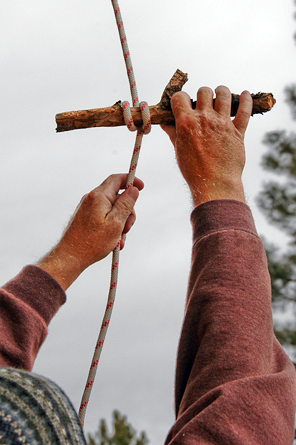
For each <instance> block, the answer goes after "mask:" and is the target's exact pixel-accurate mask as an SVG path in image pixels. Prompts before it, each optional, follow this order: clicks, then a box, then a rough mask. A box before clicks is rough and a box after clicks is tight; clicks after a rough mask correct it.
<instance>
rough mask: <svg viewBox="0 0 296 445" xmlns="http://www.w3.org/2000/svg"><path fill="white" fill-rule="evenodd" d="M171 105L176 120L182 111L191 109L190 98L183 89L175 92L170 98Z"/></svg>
mask: <svg viewBox="0 0 296 445" xmlns="http://www.w3.org/2000/svg"><path fill="white" fill-rule="evenodd" d="M171 107H172V112H173V114H174V116H175V120H176V121H177V120H178V118H179V117H180V116H181V115H182V114H183V113H188V112H189V111H192V104H191V99H190V97H189V96H188V94H187V93H184V91H178V93H175V94H174V95H173V96H172V98H171Z"/></svg>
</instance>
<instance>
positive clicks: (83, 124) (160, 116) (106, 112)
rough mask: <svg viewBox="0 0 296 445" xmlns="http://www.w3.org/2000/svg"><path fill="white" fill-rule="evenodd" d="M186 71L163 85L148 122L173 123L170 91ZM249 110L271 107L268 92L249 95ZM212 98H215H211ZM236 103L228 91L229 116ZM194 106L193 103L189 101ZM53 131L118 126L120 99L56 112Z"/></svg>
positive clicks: (184, 77)
mask: <svg viewBox="0 0 296 445" xmlns="http://www.w3.org/2000/svg"><path fill="white" fill-rule="evenodd" d="M187 80H188V77H187V74H185V73H182V71H180V70H177V71H176V72H175V74H174V75H173V77H172V78H171V80H170V82H169V83H168V85H167V86H166V88H165V90H164V92H163V95H162V97H161V100H160V102H159V103H158V104H157V105H153V106H150V107H149V110H150V116H151V123H152V124H153V125H156V124H168V125H169V124H174V123H175V119H174V115H173V113H172V110H171V107H170V100H171V97H172V95H173V94H174V93H176V92H177V91H181V90H182V87H183V85H184V84H185V83H186V82H187ZM252 98H253V111H252V114H263V113H266V112H267V111H269V110H271V108H272V107H273V106H274V104H275V102H276V101H275V99H274V97H273V95H272V93H257V94H252ZM214 101H215V99H214ZM238 105H239V95H238V94H232V105H231V116H235V114H236V112H237V109H238ZM192 106H193V108H195V102H193V101H192ZM131 112H132V116H133V119H134V123H135V125H136V126H137V127H138V126H141V125H142V124H143V121H142V116H141V112H140V108H139V107H133V108H131ZM55 118H56V123H57V128H56V131H57V132H62V131H69V130H76V129H79V128H91V127H118V126H121V125H125V123H124V119H123V112H122V107H121V102H120V101H119V102H116V103H115V104H114V105H112V106H111V107H106V108H94V109H90V110H81V111H68V112H64V113H59V114H57V115H56V117H55Z"/></svg>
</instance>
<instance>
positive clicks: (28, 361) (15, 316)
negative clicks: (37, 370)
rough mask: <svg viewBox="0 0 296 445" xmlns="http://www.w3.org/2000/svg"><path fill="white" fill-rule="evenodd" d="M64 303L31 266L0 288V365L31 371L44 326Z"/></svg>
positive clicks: (51, 284) (46, 278)
mask: <svg viewBox="0 0 296 445" xmlns="http://www.w3.org/2000/svg"><path fill="white" fill-rule="evenodd" d="M65 300H66V296H65V293H64V292H63V289H62V288H61V287H60V285H59V284H58V283H57V282H56V281H55V280H54V279H53V278H52V277H51V276H49V275H48V274H47V273H46V272H44V271H43V270H41V269H40V268H38V267H35V266H27V267H25V268H24V269H23V270H22V271H21V272H20V274H18V275H17V276H16V277H15V278H13V279H12V280H10V281H9V282H8V283H6V284H5V285H4V286H3V287H2V288H1V289H0V366H11V367H15V368H21V369H26V370H29V371H30V370H31V369H32V366H33V363H34V360H35V357H36V355H37V353H38V351H39V348H40V347H41V345H42V343H43V341H44V339H45V337H46V335H47V326H48V324H49V322H50V320H51V319H52V317H53V316H54V315H55V313H56V312H57V310H58V309H59V307H60V306H61V305H62V304H63V303H64V302H65Z"/></svg>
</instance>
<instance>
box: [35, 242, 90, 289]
mask: <svg viewBox="0 0 296 445" xmlns="http://www.w3.org/2000/svg"><path fill="white" fill-rule="evenodd" d="M36 266H38V267H40V268H41V269H43V270H45V271H46V272H47V273H49V274H50V275H51V276H52V277H53V278H54V279H55V280H56V281H57V282H58V283H59V284H60V285H61V287H62V288H63V289H64V291H66V290H67V289H68V287H70V286H71V284H72V283H73V282H74V281H75V280H76V278H77V277H78V276H79V275H80V274H81V273H82V272H83V270H84V268H83V267H82V266H81V264H80V262H79V261H78V260H77V258H76V257H75V256H73V255H71V254H70V253H68V252H67V251H65V250H64V249H62V248H60V246H59V245H57V246H56V247H54V248H53V249H52V250H51V251H50V252H49V253H48V254H47V255H46V256H45V257H43V258H41V260H39V261H38V263H37V264H36Z"/></svg>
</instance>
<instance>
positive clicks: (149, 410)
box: [0, 0, 296, 445]
mask: <svg viewBox="0 0 296 445" xmlns="http://www.w3.org/2000/svg"><path fill="white" fill-rule="evenodd" d="M120 7H121V12H122V15H123V18H124V21H125V28H126V32H127V37H128V42H129V46H130V51H131V56H132V61H133V66H134V70H135V74H136V80H137V84H138V90H139V96H140V100H146V101H147V102H148V103H149V104H150V105H153V104H155V103H157V102H158V101H159V99H160V96H161V94H162V91H163V89H164V87H165V85H166V84H167V82H168V81H169V79H170V78H171V76H172V75H173V73H174V72H175V70H176V69H177V68H179V69H181V70H182V71H184V72H187V73H188V76H189V82H188V83H187V84H186V85H185V87H184V90H185V91H187V92H188V93H189V94H190V96H191V97H192V98H195V96H196V91H197V89H198V88H199V87H201V86H203V85H207V86H210V87H211V88H212V89H215V88H216V87H217V86H218V85H220V84H224V85H227V86H228V87H229V88H230V89H231V91H232V92H234V93H240V92H241V91H242V90H244V89H248V90H249V91H250V92H253V93H256V92H258V91H266V92H272V93H273V94H274V96H275V97H276V99H277V104H276V106H275V108H274V109H273V110H272V111H271V112H270V113H268V114H266V115H264V116H254V117H253V118H251V122H250V125H249V128H248V132H247V137H246V151H247V165H246V169H245V173H244V184H245V190H246V196H247V199H248V203H249V205H250V206H251V209H252V211H253V214H254V218H255V222H256V225H257V228H258V231H259V233H265V234H266V236H268V237H269V238H272V239H276V238H277V237H279V234H278V232H277V231H275V229H273V228H270V227H269V226H268V225H267V223H266V221H265V219H264V217H263V216H262V215H261V213H260V212H259V211H258V209H257V208H256V205H255V197H256V195H257V193H258V191H259V190H260V187H261V184H262V182H263V181H264V179H265V178H267V174H266V173H265V172H263V171H262V169H261V167H260V159H261V157H262V154H263V153H264V151H265V147H264V145H263V144H262V139H263V137H264V134H265V133H266V132H267V131H272V130H278V129H283V128H287V129H288V130H292V129H293V127H294V123H293V121H292V120H291V117H290V112H289V108H288V107H287V105H286V103H285V97H284V93H283V90H284V87H285V86H286V85H288V84H291V83H293V82H294V80H295V56H296V48H295V45H294V41H293V34H294V31H295V29H296V26H295V22H294V19H293V13H294V5H293V1H292V0H281V1H279V0H260V1H258V0H244V1H239V0H224V1H221V0H207V1H200V0H186V1H183V2H180V1H179V0H161V1H159V0H149V2H147V1H143V0H142V1H139V0H137V1H135V0H121V1H120ZM0 24H1V26H0V40H1V42H2V44H1V47H0V51H1V62H2V63H1V83H0V91H1V103H2V106H1V111H0V113H1V141H2V145H1V163H0V202H1V218H0V231H1V237H0V251H1V257H0V261H1V267H0V277H1V282H2V283H4V282H6V281H7V280H9V279H10V278H11V277H12V276H14V275H16V274H17V273H18V272H19V270H20V269H21V268H22V267H23V266H24V265H26V264H32V263H34V262H36V261H37V260H38V259H39V258H40V256H42V255H43V254H44V253H45V252H46V251H48V250H49V249H50V248H51V247H52V246H53V244H54V243H55V242H56V241H57V240H58V238H59V236H60V233H61V232H62V230H63V228H64V226H65V225H66V223H67V221H68V219H69V217H70V216H71V214H72V213H73V211H74V209H75V207H76V205H77V203H78V202H79V200H80V198H81V197H82V196H83V195H84V194H85V193H86V192H88V191H90V190H92V189H93V188H94V187H96V186H97V185H99V184H100V183H101V182H102V181H103V180H104V179H105V178H106V177H107V176H108V175H109V174H111V173H116V172H126V171H127V170H128V167H129V162H130V156H131V153H132V149H133V144H134V137H135V135H134V134H133V133H130V132H129V131H128V130H127V129H126V128H124V127H122V128H115V129H108V128H106V129H104V128H102V129H87V130H76V131H73V132H66V133H59V134H56V133H55V120H54V117H55V114H57V113H59V112H62V111H70V110H78V109H86V108H97V107H104V106H109V105H112V104H113V103H115V102H116V101H118V100H130V92H129V86H128V81H127V77H126V72H125V67H124V62H123V57H122V53H121V47H120V43H119V38H118V35H117V27H116V24H115V19H114V16H113V8H112V6H111V2H110V0H100V1H98V0H97V1H95V0H88V1H87V0H86V1H83V2H82V1H78V0H41V1H40V0H38V1H37V0H28V1H26V2H20V1H18V0H10V1H9V2H8V1H6V2H2V5H1V15H0ZM137 176H139V177H140V178H141V179H143V181H144V182H145V189H144V191H143V192H142V193H141V196H140V199H139V201H138V202H137V205H136V211H137V223H136V225H135V226H134V228H133V230H132V232H131V233H130V234H129V236H128V239H127V243H126V247H125V249H124V251H123V252H122V254H121V258H120V270H119V286H118V291H117V298H116V304H115V308H114V313H113V317H112V321H111V325H110V329H109V332H108V336H107V339H106V342H105V346H104V349H103V353H102V357H101V363H100V366H99V369H98V373H97V379H96V382H95V386H94V390H93V394H92V397H91V401H90V403H89V407H88V411H87V413H86V424H85V429H86V431H90V432H93V431H94V430H95V429H96V428H97V425H98V421H99V419H100V418H107V419H108V422H110V419H111V413H112V411H113V410H114V409H118V410H120V411H121V412H122V413H124V414H127V415H128V420H129V421H130V422H131V423H132V424H133V425H134V427H135V428H136V429H137V430H138V431H139V430H145V431H146V432H147V435H148V437H149V439H150V440H151V443H152V444H153V445H154V444H155V445H158V444H161V443H163V441H164V439H165V436H166V434H167V432H168V430H169V428H170V426H171V425H172V423H173V421H174V409H173V406H174V391H173V384H174V366H175V356H176V350H177V343H178V337H179V333H180V328H181V323H182V316H183V309H184V301H185V295H186V287H187V279H188V273H189V263H190V251H191V227H190V221H189V218H190V213H191V210H192V206H191V201H190V197H189V193H188V190H187V187H186V185H185V183H184V181H183V179H182V177H181V175H180V173H179V171H178V168H177V165H176V162H175V158H174V152H173V149H172V147H171V144H170V142H169V140H168V138H167V136H166V135H165V134H164V133H163V132H162V131H161V129H160V128H158V127H153V128H152V132H151V133H150V134H149V135H148V136H146V137H144V141H143V147H142V152H141V155H140V161H139V166H138V170H137ZM110 261H111V257H108V258H107V259H105V260H104V261H102V262H101V263H100V264H97V265H94V266H92V267H91V268H90V269H89V270H87V271H86V272H85V273H84V274H83V275H82V276H81V277H79V279H78V280H77V281H76V283H74V285H73V286H72V287H71V288H70V289H69V290H68V292H67V295H68V302H67V304H66V305H65V306H64V307H63V308H61V310H60V311H59V313H58V314H57V316H56V317H55V319H54V320H53V321H52V323H51V325H50V328H49V336H48V339H47V340H46V342H45V344H44V346H43V348H42V350H41V352H40V354H39V356H38V358H37V361H36V364H35V367H34V371H35V372H38V373H41V374H43V375H45V376H47V377H49V378H51V379H53V380H54V381H55V382H57V383H58V384H59V385H60V386H61V387H62V388H64V390H65V391H66V392H67V394H68V395H69V397H70V398H71V400H72V402H73V403H74V405H75V407H76V408H77V409H78V407H79V403H80V399H81V395H82V392H83V389H84V385H85V380H86V377H87V374H88V369H89V365H90V361H91V358H92V354H93V349H94V346H95V343H96V339H97V335H98V331H99V329H100V324H101V319H102V315H103V310H104V308H105V304H106V299H107V294H108V287H109V274H110V272H109V271H110Z"/></svg>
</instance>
